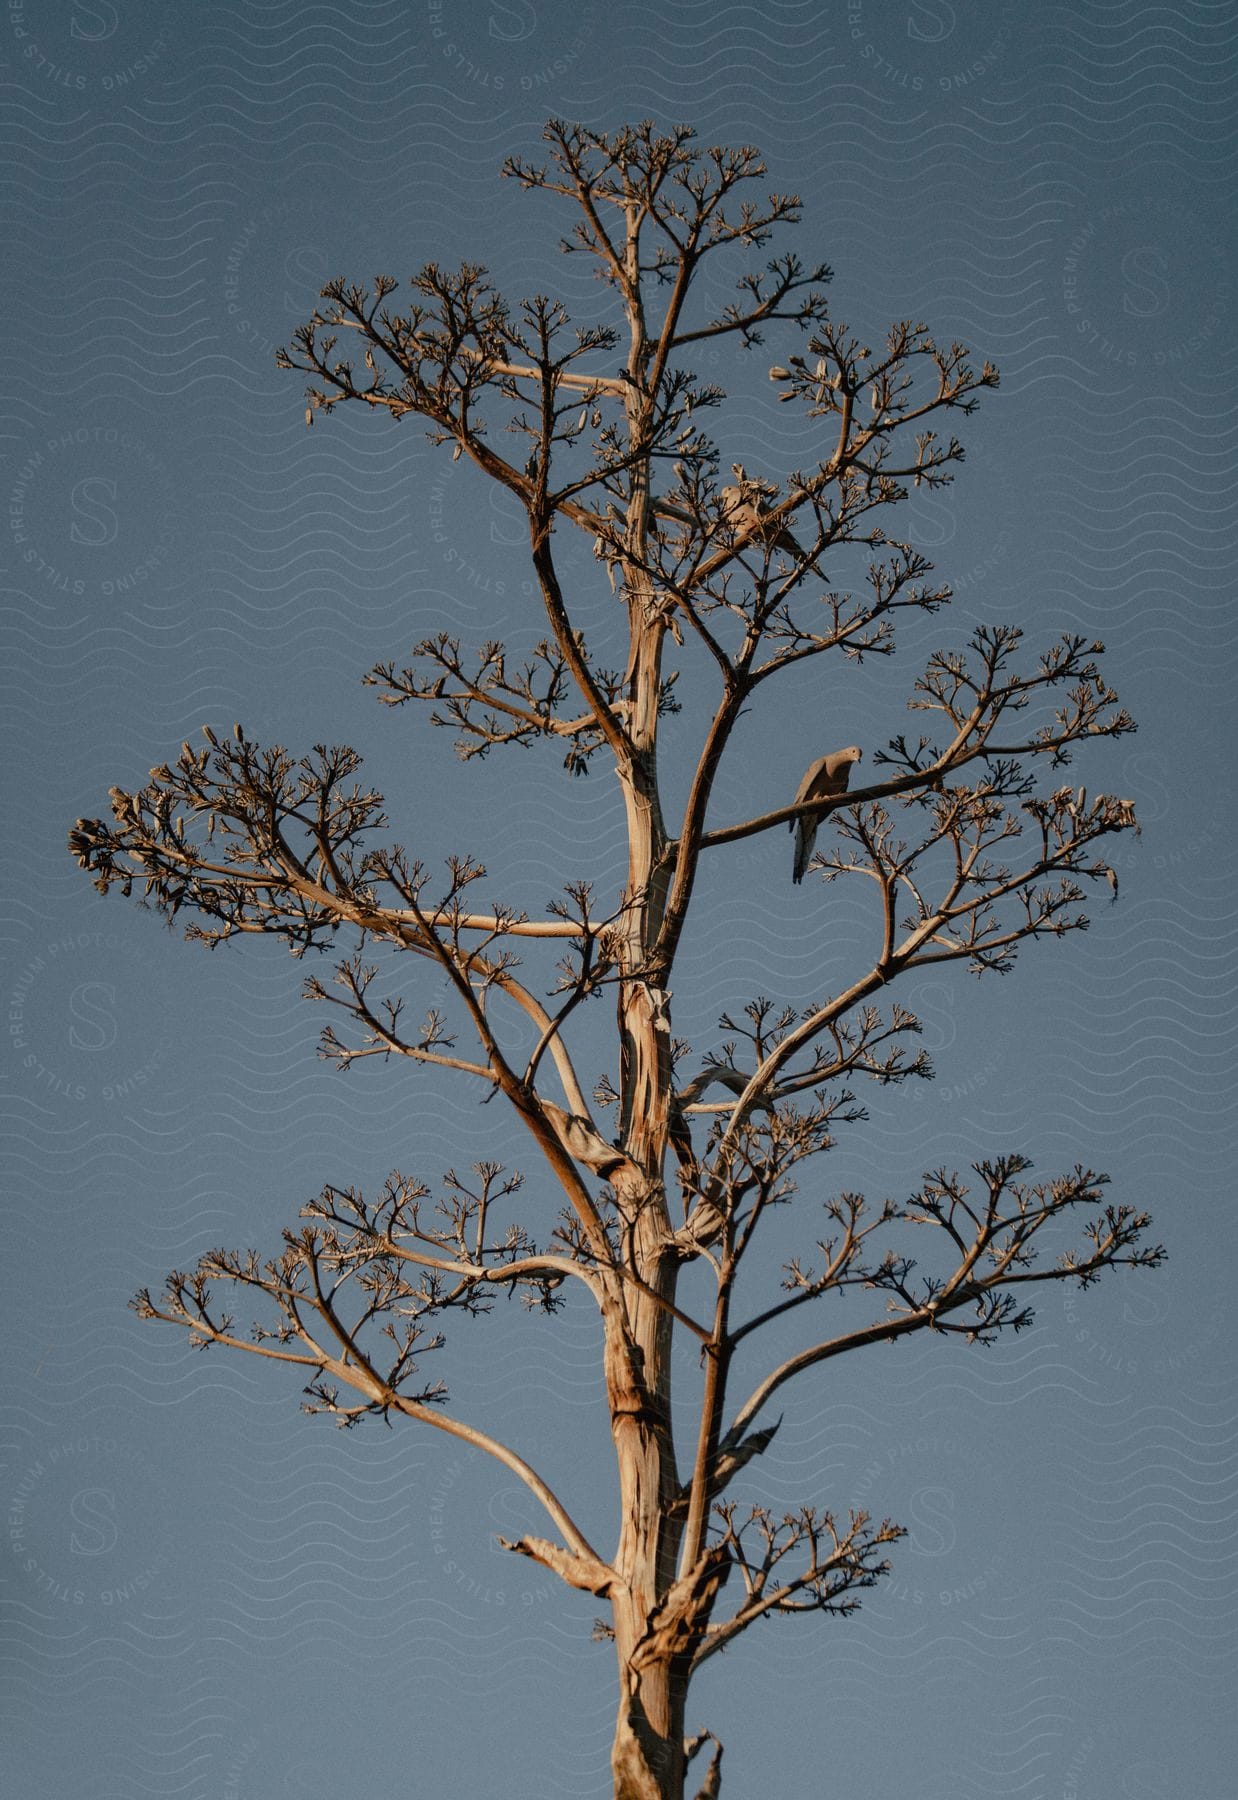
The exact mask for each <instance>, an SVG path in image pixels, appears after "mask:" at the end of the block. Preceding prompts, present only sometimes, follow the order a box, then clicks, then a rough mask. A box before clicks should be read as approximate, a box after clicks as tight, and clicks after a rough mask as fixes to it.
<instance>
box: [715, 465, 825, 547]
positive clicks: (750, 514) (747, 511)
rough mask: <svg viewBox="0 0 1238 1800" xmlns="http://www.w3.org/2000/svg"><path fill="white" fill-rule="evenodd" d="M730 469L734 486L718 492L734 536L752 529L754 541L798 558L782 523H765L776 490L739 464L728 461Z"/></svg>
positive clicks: (742, 534)
mask: <svg viewBox="0 0 1238 1800" xmlns="http://www.w3.org/2000/svg"><path fill="white" fill-rule="evenodd" d="M731 472H732V474H733V475H734V476H735V481H736V485H735V486H734V487H724V488H723V489H722V491H721V493H720V494H719V495H718V498H719V500H721V502H722V511H723V516H724V517H725V519H726V522H727V524H728V525H729V526H730V527H731V530H732V531H733V532H735V533H736V535H737V536H746V535H747V534H748V533H749V532H752V533H753V534H754V538H755V541H756V542H758V543H761V544H768V546H769V548H770V549H771V550H782V551H785V553H786V554H787V555H788V556H794V557H797V558H798V557H802V556H803V554H804V552H803V551H802V550H801V549H800V547H799V545H798V544H797V543H796V541H795V539H794V538H793V537H792V535H791V533H790V532H789V531H788V530H787V529H786V528H785V526H780V525H770V524H767V523H765V512H766V509H767V507H768V505H769V498H770V496H771V495H772V494H776V493H777V492H778V489H777V488H775V487H771V486H770V485H769V483H768V482H764V481H754V480H753V479H752V477H751V476H750V475H749V474H748V472H747V470H746V469H745V468H744V465H743V463H732V464H731Z"/></svg>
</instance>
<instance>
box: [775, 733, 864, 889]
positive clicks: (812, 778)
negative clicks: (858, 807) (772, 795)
mask: <svg viewBox="0 0 1238 1800" xmlns="http://www.w3.org/2000/svg"><path fill="white" fill-rule="evenodd" d="M863 754H864V752H863V751H862V750H860V749H859V748H858V746H857V745H855V744H849V745H848V746H847V748H846V749H845V750H835V751H833V752H832V753H831V754H830V755H829V756H823V757H822V758H821V760H820V761H819V762H815V763H812V764H811V765H810V767H809V768H808V771H807V773H806V774H805V776H804V779H803V781H801V782H800V785H799V791H798V792H797V794H796V796H795V803H796V805H797V806H798V805H799V803H800V802H801V801H802V800H826V799H830V798H832V797H833V796H834V795H835V794H845V793H846V791H847V783H848V782H849V781H850V779H851V765H852V763H858V762H859V761H860V758H861V757H862V756H863ZM823 816H824V815H823V814H822V813H819V812H806V813H801V814H800V816H799V818H798V819H792V820H791V821H790V825H791V829H792V831H793V832H794V833H795V866H794V868H793V869H792V871H791V879H792V881H796V882H799V881H802V880H803V879H804V870H805V869H806V868H807V867H808V858H809V857H810V856H811V855H812V847H813V845H814V844H815V843H816V841H817V827H818V825H819V824H820V823H821V820H822V817H823Z"/></svg>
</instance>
